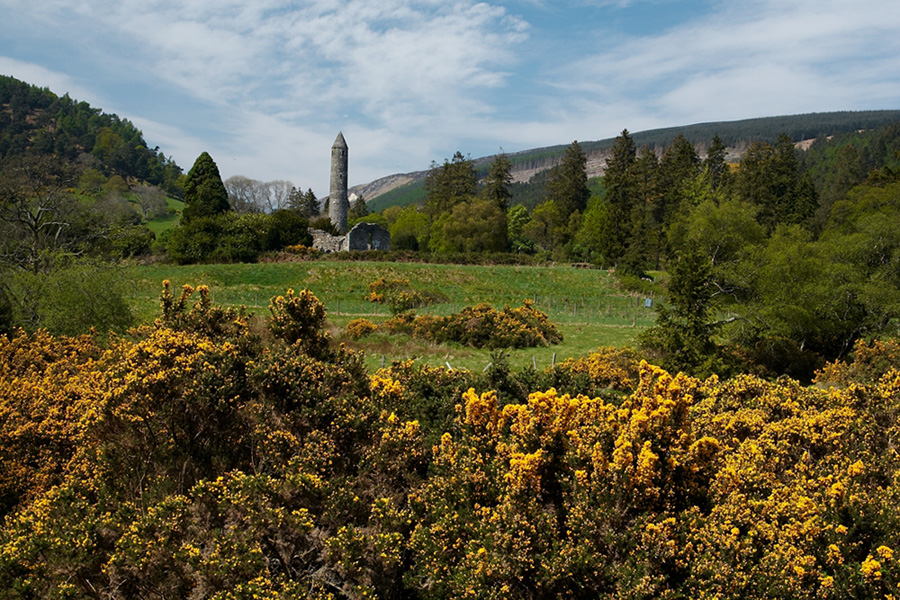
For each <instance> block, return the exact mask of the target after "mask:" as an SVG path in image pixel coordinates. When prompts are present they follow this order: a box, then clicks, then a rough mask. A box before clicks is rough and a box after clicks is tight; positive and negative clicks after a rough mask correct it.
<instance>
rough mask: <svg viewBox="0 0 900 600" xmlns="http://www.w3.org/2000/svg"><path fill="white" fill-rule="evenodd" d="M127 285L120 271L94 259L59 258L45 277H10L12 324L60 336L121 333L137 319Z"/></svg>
mask: <svg viewBox="0 0 900 600" xmlns="http://www.w3.org/2000/svg"><path fill="white" fill-rule="evenodd" d="M123 282H124V279H123V278H122V277H121V276H120V274H119V273H118V271H117V267H115V266H114V265H111V264H107V263H104V262H101V261H97V260H93V259H77V260H73V259H71V258H68V257H56V259H54V261H53V266H51V267H50V269H49V271H48V272H46V273H33V272H30V271H22V270H17V271H10V272H9V274H8V277H7V280H6V282H5V288H6V296H7V299H8V302H9V305H10V313H11V323H12V325H13V326H15V327H21V328H23V329H25V330H26V331H36V330H37V329H39V328H40V329H46V330H47V331H49V332H51V333H53V334H56V335H77V334H80V333H87V332H88V331H90V330H91V329H94V330H96V331H98V332H108V331H119V332H123V331H125V330H126V329H128V327H130V326H131V325H132V324H133V319H134V318H133V315H132V312H131V308H130V307H129V306H128V303H127V302H126V301H125V297H126V290H125V289H124V287H123V286H124V283H123Z"/></svg>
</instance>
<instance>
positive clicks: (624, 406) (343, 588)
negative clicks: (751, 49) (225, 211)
mask: <svg viewBox="0 0 900 600" xmlns="http://www.w3.org/2000/svg"><path fill="white" fill-rule="evenodd" d="M196 295H199V299H196V300H195V296H196ZM161 302H162V308H163V310H162V315H161V317H160V318H159V320H157V322H156V323H155V324H154V325H152V326H146V327H143V328H140V329H138V330H135V331H134V332H133V333H132V335H130V336H128V337H123V338H120V339H110V340H104V341H103V343H102V344H101V342H100V340H98V339H94V338H92V337H90V336H86V337H81V338H73V339H66V338H63V339H57V338H53V337H51V336H48V335H46V334H45V333H42V332H38V333H34V334H24V333H21V332H20V333H17V334H15V335H13V336H12V337H0V458H2V460H0V500H2V502H3V504H2V510H3V514H4V516H5V519H4V521H3V522H2V525H0V589H2V590H3V592H2V594H0V595H2V596H3V597H9V598H28V597H32V598H33V597H41V598H74V597H103V598H127V597H152V596H157V597H178V598H181V597H185V598H187V597H193V598H216V599H229V600H231V599H235V600H237V599H238V598H294V597H307V598H328V597H331V598H336V597H345V598H394V597H398V596H404V597H417V598H423V599H424V598H434V599H437V598H462V597H476V598H509V599H513V598H515V599H520V598H561V597H590V598H622V597H629V598H637V597H644V598H677V597H690V598H709V599H712V598H720V599H724V598H733V599H738V598H756V597H767V598H810V599H812V598H835V599H837V598H848V597H852V598H888V597H891V596H892V595H894V597H896V595H897V594H896V590H897V588H898V585H900V565H898V562H900V561H898V559H897V556H898V554H897V552H898V550H897V540H898V539H900V513H898V511H897V510H896V507H897V505H898V503H900V456H898V440H900V423H898V419H900V371H898V370H896V369H895V365H894V358H893V356H894V354H895V352H894V349H893V348H894V342H883V343H873V344H868V345H865V346H862V345H861V346H859V347H858V349H857V352H858V353H857V360H858V361H859V362H858V363H834V364H832V365H829V366H828V367H826V369H824V370H823V371H822V374H821V375H820V376H819V379H818V380H817V383H816V384H815V385H813V386H804V385H801V384H799V383H797V382H795V381H792V380H790V379H787V378H782V379H779V380H776V381H766V380H763V379H760V378H758V377H755V376H749V375H741V376H737V377H734V378H732V379H729V380H720V379H718V378H717V377H712V378H710V379H708V380H706V381H700V380H697V379H694V378H691V377H688V376H685V375H683V374H671V373H668V372H666V371H664V370H662V369H660V368H658V367H655V366H653V365H650V364H647V363H646V362H640V361H637V360H636V357H635V356H634V355H633V354H631V353H629V352H627V351H617V350H614V349H601V350H599V351H598V352H596V353H594V354H592V355H590V356H588V357H584V358H583V359H578V360H572V361H567V362H566V363H564V364H563V365H561V366H559V367H557V370H556V371H554V373H553V376H555V377H557V379H558V381H560V382H561V385H562V386H565V385H567V384H566V381H568V380H567V379H566V377H568V376H572V378H573V379H572V380H573V381H574V378H575V376H578V377H581V378H587V379H588V380H589V382H590V384H591V386H593V388H592V389H597V390H599V392H598V393H600V394H601V395H603V394H604V391H608V390H615V391H616V393H610V394H608V395H604V396H603V397H589V396H586V395H582V394H577V393H570V392H568V391H566V389H565V388H564V387H559V388H550V389H533V390H531V391H530V393H529V394H527V397H526V396H524V395H522V396H517V397H518V398H520V400H519V401H511V400H510V399H511V394H509V393H507V392H503V393H501V392H499V391H498V390H495V389H490V386H486V385H485V383H484V382H485V380H484V379H478V378H477V377H476V376H472V375H471V374H465V373H460V372H456V371H449V370H447V369H439V368H432V367H426V366H421V365H417V364H415V363H414V362H413V361H403V362H398V363H394V364H393V365H391V366H390V367H389V368H385V369H382V370H380V371H378V372H377V373H375V374H374V375H368V374H367V373H366V372H365V369H364V368H363V364H362V360H361V357H360V356H359V354H357V353H353V352H350V351H349V350H347V349H345V348H340V347H337V348H336V347H333V346H332V345H331V344H329V340H328V338H327V337H326V336H325V335H324V333H323V332H322V331H321V323H322V321H323V319H324V308H323V307H322V306H321V303H319V302H318V300H317V299H316V298H315V297H314V296H313V295H312V294H309V293H308V292H302V293H300V294H294V293H292V292H288V293H287V294H286V295H285V296H283V297H276V298H275V299H273V302H272V308H271V313H272V317H271V320H270V323H273V325H272V326H271V329H270V331H271V332H272V334H273V336H272V337H271V338H269V339H268V341H266V340H265V339H263V338H261V337H260V336H257V335H255V334H253V333H252V331H251V328H250V327H249V326H248V322H247V320H246V317H245V316H244V315H243V314H242V313H241V312H240V311H228V310H225V309H221V308H219V307H216V306H215V305H213V304H212V303H211V302H210V301H209V296H208V291H206V290H204V289H203V288H200V289H198V290H196V291H195V290H193V289H192V288H190V287H186V288H183V289H182V291H181V293H180V295H179V296H177V297H176V296H175V295H173V294H172V293H171V292H169V290H168V286H166V287H165V289H164V291H163V295H162V298H161ZM536 376H537V374H535V377H536ZM548 387H549V386H548ZM579 389H584V388H579ZM448 399H449V400H448Z"/></svg>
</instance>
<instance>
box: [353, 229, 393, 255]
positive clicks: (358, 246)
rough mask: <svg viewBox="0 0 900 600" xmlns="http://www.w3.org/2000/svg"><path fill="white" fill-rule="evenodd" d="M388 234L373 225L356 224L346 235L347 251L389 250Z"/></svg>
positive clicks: (389, 239) (386, 231)
mask: <svg viewBox="0 0 900 600" xmlns="http://www.w3.org/2000/svg"><path fill="white" fill-rule="evenodd" d="M390 249H391V234H390V232H389V231H388V230H387V229H385V228H384V227H382V226H381V225H377V224H375V223H357V224H356V226H355V227H353V229H351V230H350V233H348V234H347V250H390Z"/></svg>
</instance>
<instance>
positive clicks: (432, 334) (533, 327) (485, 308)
mask: <svg viewBox="0 0 900 600" xmlns="http://www.w3.org/2000/svg"><path fill="white" fill-rule="evenodd" d="M383 327H384V328H385V329H387V330H388V331H392V332H395V333H397V332H399V333H409V334H411V335H413V336H414V337H419V338H423V339H426V340H431V341H434V342H439V343H443V342H456V343H459V344H463V345H466V346H472V347H473V348H531V347H534V346H549V345H551V344H558V343H560V342H561V341H562V334H561V333H559V330H557V328H556V325H554V324H553V323H551V322H550V319H548V318H547V315H546V314H544V313H542V312H541V311H539V310H537V309H536V308H534V306H533V304H532V302H531V301H530V300H525V304H524V305H522V306H521V307H519V308H509V307H508V306H507V307H504V308H503V309H502V310H499V311H498V310H496V309H494V308H492V307H491V306H490V305H489V304H484V303H481V304H478V305H476V306H470V307H468V308H464V309H463V310H461V311H460V312H458V313H454V314H452V315H448V316H446V317H440V316H435V315H421V316H416V315H415V314H413V313H412V312H411V311H410V312H405V313H400V314H398V315H395V316H394V317H393V318H391V319H389V320H388V321H385V323H384V325H383Z"/></svg>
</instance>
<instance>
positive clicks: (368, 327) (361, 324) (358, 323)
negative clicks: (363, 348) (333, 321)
mask: <svg viewBox="0 0 900 600" xmlns="http://www.w3.org/2000/svg"><path fill="white" fill-rule="evenodd" d="M376 329H378V327H376V326H375V324H374V323H372V321H370V320H368V319H353V320H352V321H350V322H349V323H347V328H346V331H347V335H348V336H350V337H351V338H352V339H354V340H358V339H361V338H364V337H366V336H367V335H369V334H371V333H374V332H375V330H376Z"/></svg>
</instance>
